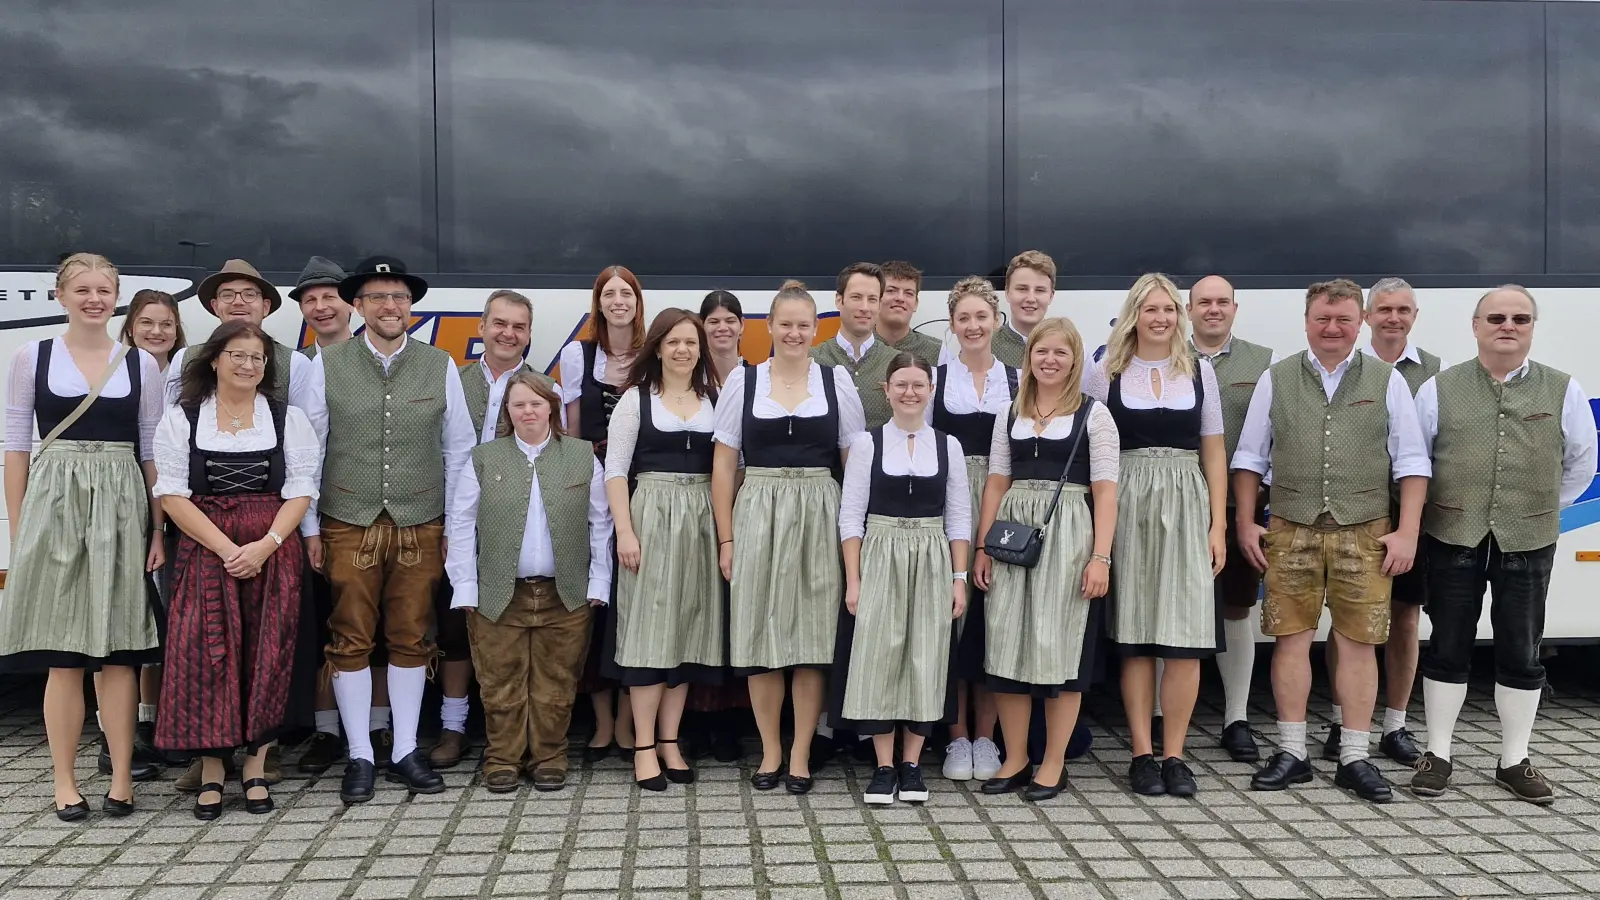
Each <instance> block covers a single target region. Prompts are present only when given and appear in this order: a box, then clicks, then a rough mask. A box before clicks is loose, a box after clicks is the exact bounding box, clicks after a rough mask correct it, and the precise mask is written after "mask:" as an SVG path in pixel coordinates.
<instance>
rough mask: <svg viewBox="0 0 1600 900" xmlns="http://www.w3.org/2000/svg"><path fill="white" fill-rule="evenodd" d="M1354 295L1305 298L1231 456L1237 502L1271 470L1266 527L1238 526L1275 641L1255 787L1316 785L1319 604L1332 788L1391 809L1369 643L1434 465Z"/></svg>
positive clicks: (1328, 289) (1406, 563)
mask: <svg viewBox="0 0 1600 900" xmlns="http://www.w3.org/2000/svg"><path fill="white" fill-rule="evenodd" d="M1361 299H1362V298H1361V288H1360V287H1359V286H1358V285H1356V284H1355V283H1354V282H1351V281H1347V280H1345V279H1339V280H1337V281H1329V282H1323V283H1319V284H1313V285H1312V286H1311V287H1310V288H1309V289H1308V290H1307V291H1306V339H1307V341H1308V342H1309V344H1310V349H1309V350H1307V351H1306V352H1304V353H1297V354H1295V355H1294V356H1291V357H1289V358H1288V359H1285V360H1283V361H1282V362H1279V363H1275V364H1273V365H1272V366H1271V367H1269V368H1268V369H1267V371H1265V372H1263V373H1262V375H1261V379H1260V380H1259V381H1258V382H1257V383H1256V388H1255V391H1254V392H1253V393H1252V394H1251V397H1250V407H1249V409H1248V411H1247V412H1246V413H1245V420H1244V426H1243V427H1242V429H1241V430H1240V434H1239V446H1238V449H1237V450H1236V451H1235V453H1234V456H1233V469H1234V494H1235V495H1236V496H1238V497H1254V496H1255V495H1256V493H1257V491H1259V490H1260V489H1261V477H1262V476H1263V475H1265V474H1266V473H1267V472H1268V471H1269V467H1270V471H1271V473H1272V518H1271V523H1270V526H1269V527H1268V528H1263V527H1261V526H1260V525H1259V524H1257V523H1256V521H1255V517H1254V516H1253V515H1252V513H1251V511H1248V510H1247V507H1246V506H1243V505H1241V506H1239V508H1238V511H1237V513H1236V515H1235V522H1236V527H1237V529H1238V534H1239V546H1240V549H1241V550H1242V551H1244V554H1245V556H1246V558H1248V559H1249V560H1250V562H1251V564H1252V565H1254V566H1255V567H1256V568H1258V569H1260V570H1262V571H1264V572H1266V582H1267V599H1266V602H1265V603H1263V604H1262V607H1261V631H1262V633H1263V634H1267V635H1270V636H1273V637H1276V638H1277V639H1278V643H1277V647H1276V648H1275V649H1274V650H1273V654H1272V693H1273V697H1274V699H1275V700H1276V702H1277V707H1278V753H1277V755H1276V756H1274V757H1273V758H1272V760H1271V761H1270V762H1269V763H1268V764H1267V767H1266V768H1264V769H1262V770H1260V771H1258V772H1257V773H1256V774H1255V777H1254V778H1252V779H1251V782H1250V786H1251V788H1252V789H1254V790H1258V791H1280V790H1283V789H1285V788H1287V787H1289V786H1290V785H1292V784H1304V783H1305V782H1308V781H1310V780H1311V772H1312V770H1311V764H1310V762H1308V761H1307V759H1306V701H1307V698H1308V696H1309V695H1310V693H1311V644H1312V641H1313V639H1314V638H1315V637H1316V629H1317V624H1318V622H1319V620H1320V619H1321V618H1322V609H1323V605H1324V602H1326V605H1327V608H1328V610H1329V611H1330V612H1331V613H1332V614H1333V632H1332V640H1334V641H1336V642H1338V644H1339V656H1340V664H1339V667H1338V669H1337V670H1336V671H1335V673H1334V677H1335V679H1336V681H1337V691H1338V696H1339V698H1340V699H1341V700H1342V701H1343V704H1344V715H1345V727H1344V730H1343V732H1342V733H1341V737H1340V748H1339V768H1338V771H1337V772H1336V773H1335V775H1334V784H1336V785H1338V786H1339V787H1342V788H1345V789H1346V790H1351V791H1354V792H1355V793H1356V795H1357V796H1359V797H1361V798H1362V799H1364V800H1368V801H1372V802H1377V803H1386V802H1388V801H1389V800H1391V799H1393V791H1392V790H1391V789H1390V787H1389V783H1388V781H1387V780H1385V779H1384V777H1383V773H1381V772H1379V771H1378V767H1377V766H1374V765H1373V764H1372V762H1371V761H1370V760H1369V759H1368V758H1367V755H1368V743H1369V742H1370V740H1371V733H1370V730H1369V729H1370V728H1371V721H1372V708H1373V705H1374V703H1375V702H1376V699H1377V693H1378V660H1377V656H1376V655H1375V654H1374V652H1373V648H1374V647H1375V646H1376V645H1378V644H1381V643H1383V642H1384V641H1385V640H1387V639H1388V636H1389V587H1390V579H1391V578H1392V577H1393V576H1395V575H1398V574H1401V573H1403V572H1405V571H1406V570H1407V569H1409V568H1411V563H1412V559H1413V557H1414V556H1415V555H1416V545H1417V534H1418V528H1419V526H1420V523H1421V518H1422V501H1423V497H1424V495H1425V494H1426V492H1427V489H1428V473H1429V463H1428V455H1427V451H1426V450H1425V449H1424V447H1423V445H1422V433H1421V431H1420V429H1419V428H1418V427H1417V409H1416V406H1415V405H1414V404H1413V403H1412V399H1411V390H1410V388H1408V387H1406V382H1405V379H1404V378H1402V377H1401V376H1400V373H1398V372H1396V371H1395V370H1394V367H1392V366H1390V365H1389V364H1387V363H1385V362H1384V361H1383V360H1380V359H1376V358H1374V357H1371V356H1368V355H1367V354H1365V353H1359V352H1357V351H1356V337H1357V335H1359V334H1360V333H1361ZM1391 479H1392V480H1394V481H1398V482H1399V483H1400V521H1399V522H1398V524H1397V525H1391V523H1390V521H1389V483H1390V481H1391Z"/></svg>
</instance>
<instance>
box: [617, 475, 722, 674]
mask: <svg viewBox="0 0 1600 900" xmlns="http://www.w3.org/2000/svg"><path fill="white" fill-rule="evenodd" d="M630 508H631V510H632V513H633V528H634V532H635V533H636V534H637V535H638V536H639V547H640V558H639V571H638V572H637V573H635V572H631V571H629V570H628V569H627V567H625V566H619V567H618V568H617V576H618V585H617V609H616V620H617V638H616V640H617V652H616V662H617V665H619V666H627V667H633V668H649V669H672V668H676V667H678V666H681V665H683V664H685V663H693V664H698V665H706V666H720V665H722V664H723V654H722V636H723V624H724V623H723V619H722V573H721V571H720V570H719V569H718V567H717V530H716V524H715V522H714V521H713V520H712V517H711V476H710V475H685V474H675V473H667V472H641V473H639V476H638V487H637V488H636V489H635V490H634V492H633V500H632V502H631V503H630Z"/></svg>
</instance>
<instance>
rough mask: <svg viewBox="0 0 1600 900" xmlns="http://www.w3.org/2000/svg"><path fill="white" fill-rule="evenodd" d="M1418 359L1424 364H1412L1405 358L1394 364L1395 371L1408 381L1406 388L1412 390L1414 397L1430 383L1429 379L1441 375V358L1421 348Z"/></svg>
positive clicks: (1418, 349)
mask: <svg viewBox="0 0 1600 900" xmlns="http://www.w3.org/2000/svg"><path fill="white" fill-rule="evenodd" d="M1417 357H1418V358H1420V359H1421V360H1422V362H1412V361H1411V360H1409V359H1406V358H1405V357H1401V358H1400V360H1399V361H1398V362H1396V363H1395V364H1394V370H1395V371H1396V372H1399V373H1400V377H1401V378H1404V379H1405V380H1406V387H1408V388H1411V396H1413V397H1415V396H1416V395H1417V391H1420V390H1422V386H1423V385H1424V384H1427V383H1428V379H1429V378H1432V377H1433V376H1435V375H1437V374H1439V357H1437V356H1434V355H1433V354H1432V353H1429V352H1428V351H1426V350H1424V349H1422V348H1421V347H1418V348H1417Z"/></svg>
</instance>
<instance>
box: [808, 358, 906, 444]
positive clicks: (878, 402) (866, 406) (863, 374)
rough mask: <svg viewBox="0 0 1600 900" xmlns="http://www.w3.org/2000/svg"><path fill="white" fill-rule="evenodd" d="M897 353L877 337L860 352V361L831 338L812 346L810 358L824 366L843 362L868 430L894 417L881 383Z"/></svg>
mask: <svg viewBox="0 0 1600 900" xmlns="http://www.w3.org/2000/svg"><path fill="white" fill-rule="evenodd" d="M899 353H900V351H898V350H896V349H894V348H893V347H891V346H889V345H888V344H885V343H884V342H883V341H880V340H876V339H874V340H873V342H872V349H870V350H868V351H867V352H866V353H864V354H862V356H861V361H860V362H856V361H855V360H852V359H851V358H850V355H849V354H848V353H845V352H844V348H843V347H841V346H839V342H838V341H836V340H834V339H832V338H829V339H828V341H827V342H826V343H824V344H820V345H818V346H816V347H812V348H811V358H812V359H814V360H816V361H817V362H818V363H819V364H821V365H824V366H844V368H845V371H847V372H849V373H850V377H851V378H852V379H854V380H855V383H856V393H858V394H860V395H861V408H862V410H864V411H865V412H866V414H867V428H868V429H869V430H870V429H873V428H877V427H878V426H880V425H882V424H884V423H885V422H887V421H889V420H890V419H892V418H894V412H893V411H892V410H890V409H889V397H888V395H887V394H885V393H884V392H883V383H884V382H885V381H888V380H889V363H891V362H893V361H894V358H895V357H896V356H898V355H899Z"/></svg>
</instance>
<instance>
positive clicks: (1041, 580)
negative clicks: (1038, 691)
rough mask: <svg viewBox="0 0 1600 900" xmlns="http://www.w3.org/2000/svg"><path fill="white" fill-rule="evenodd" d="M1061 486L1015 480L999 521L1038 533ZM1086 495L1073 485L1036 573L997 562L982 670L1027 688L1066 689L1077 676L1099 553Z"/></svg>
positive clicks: (992, 577) (1050, 530)
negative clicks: (1086, 584)
mask: <svg viewBox="0 0 1600 900" xmlns="http://www.w3.org/2000/svg"><path fill="white" fill-rule="evenodd" d="M1055 488H1056V482H1054V481H1039V480H1024V481H1014V482H1012V483H1011V488H1010V489H1009V490H1007V491H1006V495H1005V497H1004V499H1002V500H1001V501H1000V514H999V517H1000V518H1001V519H1003V520H1005V521H1008V522H1017V523H1020V524H1023V525H1034V526H1037V525H1039V524H1041V523H1043V522H1044V516H1045V513H1046V512H1047V511H1048V510H1049V509H1050V497H1051V495H1052V493H1053V492H1054V491H1055ZM1086 493H1088V489H1087V488H1085V487H1084V486H1083V485H1078V484H1068V485H1066V486H1065V487H1064V488H1063V489H1062V491H1061V504H1060V506H1059V507H1058V508H1057V509H1056V514H1055V518H1054V519H1053V520H1052V521H1051V522H1050V527H1049V528H1047V529H1045V537H1044V548H1043V552H1042V553H1041V554H1040V556H1039V564H1038V565H1037V566H1034V567H1033V568H1031V569H1028V568H1024V567H1022V566H1011V565H1007V564H1005V563H1002V562H999V561H995V562H994V568H993V571H992V573H991V574H990V577H989V593H988V595H987V597H986V598H985V600H984V625H985V631H986V637H987V645H986V647H985V656H984V671H985V672H987V673H988V674H989V675H991V676H995V677H998V678H1001V679H1005V680H1006V681H1011V682H1017V683H1021V684H1026V685H1051V686H1056V685H1064V684H1069V683H1072V682H1075V681H1078V680H1079V679H1081V678H1084V677H1086V676H1088V675H1089V674H1090V673H1088V672H1080V671H1079V669H1080V667H1081V663H1082V662H1083V660H1084V655H1085V654H1084V645H1085V642H1086V641H1087V640H1093V639H1094V636H1093V635H1089V634H1088V630H1089V629H1088V625H1089V613H1090V607H1091V606H1092V605H1093V602H1092V601H1089V600H1085V599H1083V570H1084V568H1085V567H1086V566H1087V565H1088V564H1089V556H1090V555H1091V554H1092V553H1093V552H1094V521H1093V518H1092V516H1091V515H1090V512H1089V505H1088V503H1086V502H1085V499H1086V498H1085V496H1084V495H1085V494H1086Z"/></svg>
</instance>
